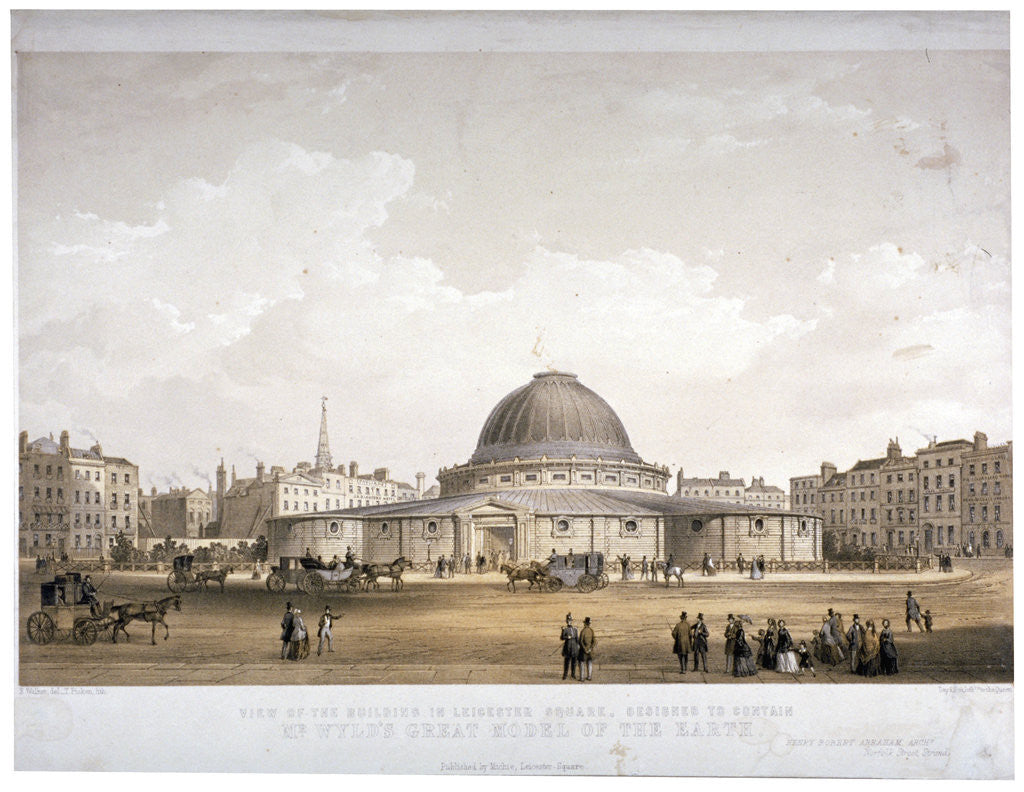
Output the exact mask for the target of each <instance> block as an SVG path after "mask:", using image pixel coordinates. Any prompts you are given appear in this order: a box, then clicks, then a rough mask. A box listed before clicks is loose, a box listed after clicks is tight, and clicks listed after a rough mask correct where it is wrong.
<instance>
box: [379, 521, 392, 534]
mask: <svg viewBox="0 0 1024 792" xmlns="http://www.w3.org/2000/svg"><path fill="white" fill-rule="evenodd" d="M380 535H381V536H391V526H390V525H388V524H387V523H386V522H382V523H381V524H380Z"/></svg>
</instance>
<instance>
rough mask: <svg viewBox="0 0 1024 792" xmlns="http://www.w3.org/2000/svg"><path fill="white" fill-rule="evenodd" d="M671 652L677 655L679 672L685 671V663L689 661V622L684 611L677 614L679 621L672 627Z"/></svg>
mask: <svg viewBox="0 0 1024 792" xmlns="http://www.w3.org/2000/svg"><path fill="white" fill-rule="evenodd" d="M672 641H673V643H672V653H673V654H676V655H679V673H680V674H685V673H686V665H687V663H689V662H690V649H691V644H690V623H689V622H688V621H687V620H686V611H683V612H682V613H681V614H679V623H678V624H676V626H675V627H673V628H672Z"/></svg>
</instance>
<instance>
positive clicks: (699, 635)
mask: <svg viewBox="0 0 1024 792" xmlns="http://www.w3.org/2000/svg"><path fill="white" fill-rule="evenodd" d="M690 634H691V635H692V636H693V641H692V644H693V670H694V671H696V670H697V661H698V660H699V661H700V662H701V664H702V665H703V666H704V673H705V674H706V673H707V672H708V634H709V633H708V626H707V625H706V624H705V623H704V614H703V613H698V614H697V621H696V622H695V623H694V625H693V627H691V628H690Z"/></svg>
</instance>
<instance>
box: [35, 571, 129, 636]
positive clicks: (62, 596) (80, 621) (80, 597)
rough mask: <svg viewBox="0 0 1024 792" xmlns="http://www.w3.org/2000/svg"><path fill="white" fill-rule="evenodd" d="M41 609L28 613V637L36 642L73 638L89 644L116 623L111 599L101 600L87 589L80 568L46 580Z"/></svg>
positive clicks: (41, 595) (42, 588)
mask: <svg viewBox="0 0 1024 792" xmlns="http://www.w3.org/2000/svg"><path fill="white" fill-rule="evenodd" d="M39 588H40V591H39V610H37V611H36V612H35V613H33V614H32V615H31V616H29V617H28V624H27V626H26V627H27V633H28V639H29V640H30V641H31V642H32V643H35V644H40V645H42V644H48V643H51V642H52V641H66V640H69V639H70V640H72V641H74V642H75V643H76V644H81V645H82V646H88V645H90V644H92V643H94V642H95V641H96V636H97V635H99V634H100V633H101V632H102V633H108V632H109V631H110V629H111V627H112V626H113V625H114V623H115V621H116V620H115V619H114V618H113V617H111V616H110V607H111V604H112V603H111V602H109V601H108V602H104V603H102V604H98V603H96V602H94V600H93V599H92V598H91V597H90V596H89V594H88V593H87V589H86V587H85V586H84V585H83V583H82V576H81V573H79V572H67V573H65V574H63V575H56V576H54V578H53V580H52V581H49V582H47V583H43V584H42V585H41V586H40V587H39Z"/></svg>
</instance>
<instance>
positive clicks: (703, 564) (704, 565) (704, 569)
mask: <svg viewBox="0 0 1024 792" xmlns="http://www.w3.org/2000/svg"><path fill="white" fill-rule="evenodd" d="M710 558H711V556H709V555H708V554H707V553H705V554H704V558H702V559H701V561H700V573H701V575H704V576H706V575H707V574H708V561H709V559H710Z"/></svg>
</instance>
